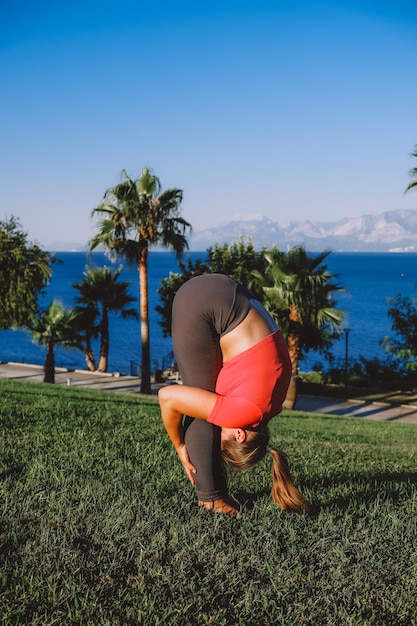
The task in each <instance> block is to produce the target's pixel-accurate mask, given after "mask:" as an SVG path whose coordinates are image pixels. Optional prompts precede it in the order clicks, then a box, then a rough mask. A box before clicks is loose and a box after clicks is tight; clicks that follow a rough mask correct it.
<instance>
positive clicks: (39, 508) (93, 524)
mask: <svg viewBox="0 0 417 626" xmlns="http://www.w3.org/2000/svg"><path fill="white" fill-rule="evenodd" d="M0 396H1V402H0V424H1V434H0V477H1V482H0V623H1V625H2V626H9V625H12V624H13V625H20V624H30V625H31V626H40V625H42V626H44V625H51V626H52V625H57V624H59V625H65V626H67V625H72V624H77V625H80V626H106V625H133V624H147V625H150V626H151V625H152V626H155V625H164V626H165V625H167V626H171V625H187V624H197V625H200V624H201V625H206V624H207V625H208V624H212V625H215V626H221V625H224V626H226V625H227V626H229V625H239V626H249V625H253V626H255V625H256V626H262V625H270V624H282V625H285V626H292V625H297V626H298V625H303V624H309V625H310V624H311V625H313V624H314V625H315V626H322V625H329V626H340V625H345V624H346V625H348V624H349V625H358V626H359V625H360V626H367V625H371V624H372V625H376V626H384V625H391V626H399V625H407V626H411V625H416V624H417V484H416V483H417V427H416V426H415V425H413V424H393V423H383V422H374V421H366V420H362V419H361V420H359V419H355V418H340V417H338V418H333V417H328V416H327V417H324V416H317V415H312V414H306V413H304V414H303V413H297V412H293V413H284V414H283V415H282V416H280V417H279V418H276V419H275V420H273V423H272V429H271V430H272V433H273V443H274V444H275V445H277V446H278V447H281V448H282V449H284V450H285V451H286V452H287V453H288V454H289V457H290V460H291V464H292V468H293V474H294V478H295V480H296V483H297V484H298V485H299V487H300V488H301V490H302V491H303V493H305V495H306V496H307V497H308V498H309V499H310V501H311V502H312V504H313V506H314V509H315V514H314V515H313V516H312V517H311V518H310V517H305V516H297V515H293V514H288V513H284V512H282V511H281V510H280V509H278V508H277V507H276V505H275V504H274V503H273V502H272V500H271V499H270V497H269V490H270V471H271V468H270V465H271V462H270V459H265V460H264V461H263V462H262V463H260V464H259V465H258V466H257V467H256V468H255V469H253V470H250V471H248V472H245V473H237V472H231V473H230V487H231V492H232V493H233V494H234V495H235V496H237V497H238V498H239V499H240V500H241V501H246V502H247V504H248V507H252V508H250V510H249V511H248V512H247V513H245V514H239V515H238V516H237V518H229V517H225V516H220V515H213V514H211V513H208V512H207V511H204V510H200V509H198V508H197V506H196V502H195V497H194V493H193V488H192V487H191V485H190V484H189V483H188V482H187V480H186V477H185V474H183V470H182V467H181V465H180V463H179V462H178V461H177V459H176V455H175V452H174V450H173V449H172V448H171V445H170V443H169V441H168V438H167V436H166V435H165V432H164V430H163V427H162V425H161V421H160V416H159V410H158V405H157V403H156V400H155V399H153V398H148V397H142V398H140V397H133V396H127V395H125V396H123V395H119V394H116V393H112V392H104V391H103V392H98V391H93V390H82V389H75V388H74V387H67V388H62V387H59V388H58V387H54V386H48V385H42V384H36V383H32V384H28V383H19V382H17V381H7V380H2V381H0Z"/></svg>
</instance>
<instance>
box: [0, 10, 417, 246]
mask: <svg viewBox="0 0 417 626" xmlns="http://www.w3.org/2000/svg"><path fill="white" fill-rule="evenodd" d="M0 35H1V36H0V76H1V87H2V96H1V104H0V113H1V115H0V142H1V143H0V145H1V156H0V159H1V163H0V183H1V192H0V204H1V206H0V219H4V218H5V217H9V216H10V215H12V214H13V215H15V216H17V217H19V219H20V220H21V223H22V226H23V227H24V229H25V230H26V231H28V233H29V237H30V239H32V240H33V239H34V240H37V241H39V242H40V243H42V244H43V245H45V246H46V247H48V245H49V244H50V243H51V242H54V241H56V240H60V241H64V242H68V243H69V242H74V243H86V242H87V241H88V239H89V238H90V237H91V236H92V234H93V233H94V232H95V229H94V222H93V221H92V220H91V218H90V212H91V209H93V208H94V207H95V206H96V205H97V204H98V203H99V202H100V200H101V198H102V196H103V193H104V192H105V190H106V189H107V188H108V187H111V186H113V185H115V184H117V183H118V182H119V181H120V175H121V171H122V169H126V170H127V171H128V173H129V174H130V175H131V176H132V177H136V176H137V175H138V174H139V173H140V171H141V169H142V167H144V166H150V167H152V168H153V170H154V173H155V174H156V175H157V176H158V177H159V178H160V180H161V183H162V186H163V188H168V187H179V188H181V189H183V190H184V202H183V216H184V217H185V219H187V220H188V221H189V222H191V224H192V225H193V227H194V230H201V229H203V228H206V227H209V226H213V225H218V224H220V223H222V222H224V221H227V220H228V219H229V218H231V217H232V216H234V215H235V214H263V215H266V216H268V217H270V218H272V219H274V220H277V221H279V222H288V221H291V220H303V219H313V220H330V221H334V220H337V219H339V218H343V217H353V216H357V215H362V214H368V213H370V214H374V213H380V212H383V211H388V210H394V209H417V193H415V192H414V193H413V192H410V193H409V194H407V195H406V196H403V192H404V190H405V188H406V186H407V184H408V182H409V180H410V178H409V170H410V169H411V168H412V167H414V166H416V165H417V162H416V159H413V157H411V152H412V151H413V148H414V146H415V144H417V109H416V104H417V80H416V67H417V2H416V1H415V0H409V1H406V0H397V1H394V0H393V1H389V2H384V0H379V1H374V2H371V1H367V0H364V1H363V2H359V1H356V0H345V1H339V2H337V1H336V0H333V1H331V0H329V1H328V2H325V1H323V2H320V1H318V2H308V1H302V0H286V1H284V0H275V1H272V0H270V1H268V0H253V1H251V2H249V1H246V0H242V1H237V0H221V1H218V0H192V1H188V2H187V1H184V0H177V1H172V2H168V1H162V0H152V2H149V1H148V2H142V1H141V0H118V1H116V0H71V2H56V0H44V1H41V0H39V2H33V1H28V0H22V1H20V2H15V1H14V0H4V1H3V2H2V3H1V8H0Z"/></svg>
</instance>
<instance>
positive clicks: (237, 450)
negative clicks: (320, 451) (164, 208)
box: [159, 274, 309, 514]
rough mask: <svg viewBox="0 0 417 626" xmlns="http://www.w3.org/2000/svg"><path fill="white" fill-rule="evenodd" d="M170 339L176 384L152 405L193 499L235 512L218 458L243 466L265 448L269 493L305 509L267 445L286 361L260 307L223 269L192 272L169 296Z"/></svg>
mask: <svg viewBox="0 0 417 626" xmlns="http://www.w3.org/2000/svg"><path fill="white" fill-rule="evenodd" d="M172 340H173V346H174V352H175V357H176V359H177V363H178V367H179V370H180V373H181V377H182V382H183V384H182V385H173V386H167V387H163V388H161V389H160V391H159V404H160V408H161V414H162V421H163V423H164V426H165V429H166V431H167V433H168V436H169V438H170V440H171V442H172V444H173V446H174V448H175V449H176V451H177V453H178V456H179V459H180V461H181V463H182V465H183V466H184V469H185V471H186V474H187V476H188V478H189V479H190V481H191V483H192V484H195V485H196V488H197V496H198V499H199V504H200V505H203V506H205V508H214V509H215V510H219V511H221V512H225V513H231V514H235V513H236V512H237V510H238V507H239V505H238V503H237V502H236V501H235V500H233V499H230V497H229V496H228V494H227V487H226V478H225V474H224V472H223V471H222V465H223V464H222V462H221V459H222V460H223V461H225V462H226V463H228V464H231V465H233V466H234V467H236V468H237V469H241V470H243V469H248V468H250V467H252V466H253V465H255V464H256V463H258V461H260V460H261V459H262V458H263V457H264V456H265V455H266V454H267V453H270V454H271V456H272V480H273V485H272V498H273V499H274V501H275V502H276V503H277V504H278V505H279V506H280V507H281V508H283V509H285V510H290V511H296V512H304V511H305V512H308V511H309V505H308V503H307V501H306V500H305V498H304V497H303V496H302V495H301V493H300V492H299V491H298V489H297V488H296V487H295V485H294V483H293V481H292V478H291V475H290V472H289V467H288V462H287V458H286V456H285V454H284V453H282V452H281V451H279V450H276V449H274V448H271V447H270V446H269V437H270V435H269V429H268V422H269V421H270V420H271V419H272V418H273V417H274V416H275V415H277V414H278V413H280V412H281V410H282V404H283V402H284V400H285V397H286V393H287V389H288V385H289V382H290V378H291V361H290V357H289V354H288V349H287V346H286V343H285V341H284V338H283V336H282V334H281V332H280V331H279V330H278V329H277V326H276V324H275V322H274V320H273V319H272V317H271V316H270V315H269V313H268V312H267V311H266V309H265V308H264V307H263V306H262V304H261V303H260V302H259V301H257V300H255V299H254V297H253V295H252V294H251V293H250V291H248V290H247V289H246V288H245V287H243V286H242V285H240V284H239V283H236V282H235V281H234V280H232V279H231V278H229V277H228V276H225V275H223V274H205V275H202V276H197V277H195V278H192V279H191V280H189V281H188V282H186V283H185V284H184V285H182V287H181V288H180V289H179V290H178V292H177V294H176V296H175V298H174V303H173V309H172ZM184 416H186V417H185V421H184V423H183V417H184ZM219 455H220V456H219ZM220 457H221V459H220Z"/></svg>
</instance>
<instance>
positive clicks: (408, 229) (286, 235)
mask: <svg viewBox="0 0 417 626" xmlns="http://www.w3.org/2000/svg"><path fill="white" fill-rule="evenodd" d="M241 237H243V238H244V239H245V240H246V239H247V238H248V237H250V239H251V241H252V243H253V245H254V247H255V248H256V249H257V250H258V249H260V248H262V247H266V248H270V247H272V246H273V245H276V246H277V247H278V248H280V249H281V250H287V249H289V248H292V247H294V246H297V245H301V244H303V245H304V246H305V248H306V249H307V250H310V251H312V252H313V251H315V252H321V251H323V250H326V249H330V250H332V251H334V252H342V251H343V252H417V210H416V211H412V210H398V211H388V212H385V213H380V214H376V215H362V216H361V217H352V218H345V219H341V220H338V221H335V222H320V221H315V220H304V221H294V222H287V223H284V222H277V221H274V220H273V219H271V218H269V217H265V216H262V215H255V216H247V217H245V216H235V217H233V218H231V220H230V221H228V222H225V223H224V224H221V225H219V226H216V227H213V228H209V229H206V230H202V231H199V232H196V233H193V234H192V236H191V238H190V249H191V250H206V249H207V248H208V247H210V246H213V245H214V244H216V243H219V244H224V243H227V244H230V243H232V242H234V241H239V239H240V238H241Z"/></svg>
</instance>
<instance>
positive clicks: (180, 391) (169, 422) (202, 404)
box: [158, 385, 217, 450]
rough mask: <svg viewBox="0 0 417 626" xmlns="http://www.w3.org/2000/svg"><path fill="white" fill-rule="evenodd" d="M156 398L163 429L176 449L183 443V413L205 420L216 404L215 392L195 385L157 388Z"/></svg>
mask: <svg viewBox="0 0 417 626" xmlns="http://www.w3.org/2000/svg"><path fill="white" fill-rule="evenodd" d="M158 399H159V406H160V407H161V415H162V421H163V423H164V426H165V430H166V431H167V433H168V436H169V438H170V439H171V442H172V445H173V446H174V448H175V449H176V450H177V449H178V448H179V447H180V446H181V445H182V444H183V443H184V439H183V433H182V418H183V415H189V416H190V417H196V418H198V419H203V420H207V418H208V416H209V415H210V413H211V412H212V410H213V407H214V405H215V404H216V400H217V394H215V393H213V392H211V391H206V390H205V389H198V388H197V387H187V386H186V385H170V386H167V387H162V388H161V389H160V390H159V393H158Z"/></svg>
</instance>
